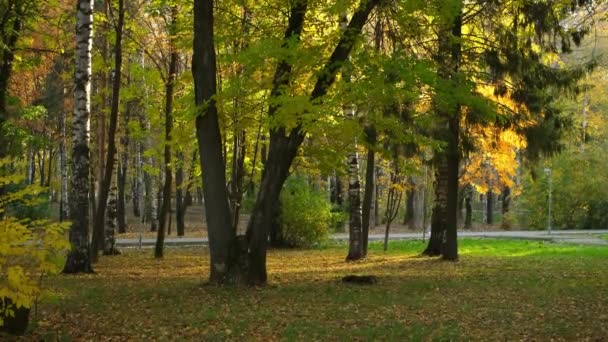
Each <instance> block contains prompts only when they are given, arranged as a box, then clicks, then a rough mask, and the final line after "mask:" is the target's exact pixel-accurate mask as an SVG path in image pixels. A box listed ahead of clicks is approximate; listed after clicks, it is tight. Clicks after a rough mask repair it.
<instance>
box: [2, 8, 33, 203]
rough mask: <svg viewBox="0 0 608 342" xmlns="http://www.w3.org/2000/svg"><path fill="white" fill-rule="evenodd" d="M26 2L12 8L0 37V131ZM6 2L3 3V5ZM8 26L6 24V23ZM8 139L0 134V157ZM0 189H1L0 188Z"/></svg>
mask: <svg viewBox="0 0 608 342" xmlns="http://www.w3.org/2000/svg"><path fill="white" fill-rule="evenodd" d="M26 4H27V3H25V2H24V3H22V4H20V3H19V2H17V4H16V5H15V7H14V8H13V10H14V11H15V13H12V14H14V19H13V22H12V25H10V28H8V27H7V28H5V29H4V28H3V31H4V30H6V31H8V32H7V33H6V36H4V35H3V37H2V38H3V39H2V51H1V52H0V54H1V55H2V65H1V67H0V132H1V131H3V130H4V125H5V124H6V121H7V120H8V113H7V108H6V100H7V96H8V87H9V81H10V78H11V74H12V71H13V61H14V60H15V53H14V50H15V46H16V44H17V40H18V39H19V36H20V34H21V30H22V28H23V27H22V26H23V20H24V19H25V18H24V13H23V12H24V7H25V6H26ZM4 6H7V4H5V3H4V4H3V7H4ZM5 11H6V12H5V13H4V15H9V13H8V12H9V10H7V9H5ZM7 26H8V25H7ZM10 143H11V142H10V141H7V140H6V137H5V136H4V134H0V158H4V157H6V156H7V155H8V150H9V145H10ZM0 191H3V190H2V189H0Z"/></svg>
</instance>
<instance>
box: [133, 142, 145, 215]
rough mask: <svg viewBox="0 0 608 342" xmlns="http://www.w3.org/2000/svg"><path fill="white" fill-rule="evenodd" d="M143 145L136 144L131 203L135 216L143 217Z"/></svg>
mask: <svg viewBox="0 0 608 342" xmlns="http://www.w3.org/2000/svg"><path fill="white" fill-rule="evenodd" d="M140 149H141V143H140V142H137V143H136V144H134V150H135V151H134V153H133V154H134V159H135V163H134V164H133V168H134V172H133V178H131V179H132V184H133V196H132V197H131V202H132V205H133V216H134V217H141V191H142V183H143V182H142V178H143V175H142V172H141V163H142V158H141V154H140Z"/></svg>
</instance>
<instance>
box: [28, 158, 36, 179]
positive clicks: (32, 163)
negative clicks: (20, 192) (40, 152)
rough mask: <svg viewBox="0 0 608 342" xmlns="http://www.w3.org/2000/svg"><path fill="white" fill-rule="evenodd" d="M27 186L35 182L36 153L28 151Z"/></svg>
mask: <svg viewBox="0 0 608 342" xmlns="http://www.w3.org/2000/svg"><path fill="white" fill-rule="evenodd" d="M27 164H28V167H27V184H29V185H32V184H34V181H35V180H36V152H34V150H33V149H30V151H29V153H28V163H27Z"/></svg>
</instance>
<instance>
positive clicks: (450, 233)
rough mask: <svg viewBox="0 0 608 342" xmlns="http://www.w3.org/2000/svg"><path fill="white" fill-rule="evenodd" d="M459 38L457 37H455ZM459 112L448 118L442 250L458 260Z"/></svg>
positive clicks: (451, 259) (452, 258) (444, 257)
mask: <svg viewBox="0 0 608 342" xmlns="http://www.w3.org/2000/svg"><path fill="white" fill-rule="evenodd" d="M457 37H459V35H458V36H457ZM459 112H460V110H459V109H458V110H457V111H456V112H455V113H454V115H453V117H451V118H450V124H449V125H450V126H449V128H450V138H451V139H450V140H451V141H450V144H451V146H450V147H449V148H448V151H449V152H448V154H447V159H448V160H447V164H448V165H447V167H448V170H447V176H448V179H447V186H448V189H447V190H448V191H447V202H448V203H447V204H448V205H447V222H446V231H445V243H444V248H443V251H442V252H443V259H444V260H450V261H455V260H458V171H459V169H460V168H459V166H460V158H459V153H460V151H459V139H458V136H459V121H460V115H459Z"/></svg>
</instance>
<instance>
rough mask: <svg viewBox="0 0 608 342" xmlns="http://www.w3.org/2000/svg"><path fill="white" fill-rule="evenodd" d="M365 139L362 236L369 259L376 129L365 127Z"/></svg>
mask: <svg viewBox="0 0 608 342" xmlns="http://www.w3.org/2000/svg"><path fill="white" fill-rule="evenodd" d="M365 138H366V140H367V144H368V147H367V164H366V166H365V193H364V195H363V207H362V208H361V209H362V213H361V216H362V227H361V230H362V234H363V247H362V254H363V255H362V256H363V257H364V258H365V257H367V245H368V239H369V228H370V225H371V222H372V214H373V213H372V203H373V199H374V189H375V188H376V177H375V173H374V172H375V169H376V151H375V150H374V148H375V145H376V138H377V133H376V128H375V127H374V126H373V125H368V126H366V127H365Z"/></svg>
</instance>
